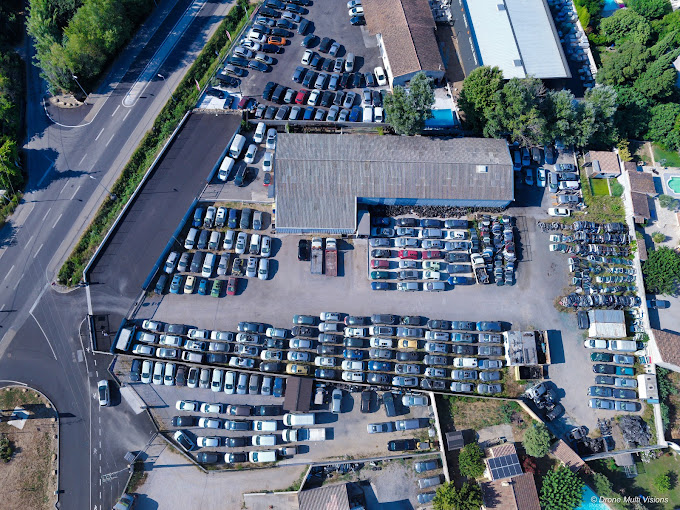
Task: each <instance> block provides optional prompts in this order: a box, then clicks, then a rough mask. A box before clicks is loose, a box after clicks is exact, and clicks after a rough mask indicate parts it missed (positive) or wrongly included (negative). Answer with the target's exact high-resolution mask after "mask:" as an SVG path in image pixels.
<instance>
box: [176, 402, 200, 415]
mask: <svg viewBox="0 0 680 510" xmlns="http://www.w3.org/2000/svg"><path fill="white" fill-rule="evenodd" d="M200 405H201V404H200V403H199V402H197V401H196V400H178V401H177V402H176V403H175V409H177V410H178V411H186V412H187V413H193V412H194V411H198V409H199V407H200Z"/></svg>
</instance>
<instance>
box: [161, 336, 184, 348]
mask: <svg viewBox="0 0 680 510" xmlns="http://www.w3.org/2000/svg"><path fill="white" fill-rule="evenodd" d="M183 343H184V339H183V338H182V337H181V336H176V335H161V344H162V345H167V346H170V347H182V344H183Z"/></svg>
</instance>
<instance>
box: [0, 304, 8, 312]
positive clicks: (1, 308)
mask: <svg viewBox="0 0 680 510" xmlns="http://www.w3.org/2000/svg"><path fill="white" fill-rule="evenodd" d="M6 306H7V304H6V303H3V304H2V306H1V307H0V312H2V311H3V310H4V309H5V307H6Z"/></svg>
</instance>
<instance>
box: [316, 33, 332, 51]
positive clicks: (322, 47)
mask: <svg viewBox="0 0 680 510" xmlns="http://www.w3.org/2000/svg"><path fill="white" fill-rule="evenodd" d="M333 42H334V41H333V39H331V38H330V37H324V38H323V39H321V43H320V44H319V51H321V52H323V53H328V50H329V49H331V44H333Z"/></svg>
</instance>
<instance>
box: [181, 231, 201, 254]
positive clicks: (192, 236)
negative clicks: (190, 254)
mask: <svg viewBox="0 0 680 510" xmlns="http://www.w3.org/2000/svg"><path fill="white" fill-rule="evenodd" d="M197 235H198V229H197V228H193V227H192V228H190V229H189V233H188V234H187V238H186V239H185V240H184V249H185V250H193V249H194V245H195V244H196V236H197Z"/></svg>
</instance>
